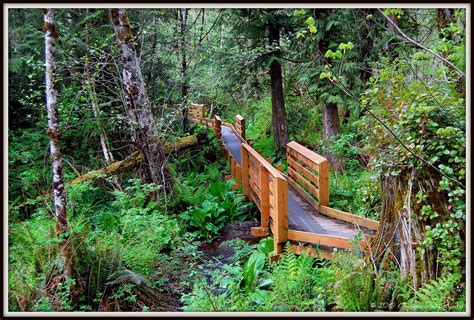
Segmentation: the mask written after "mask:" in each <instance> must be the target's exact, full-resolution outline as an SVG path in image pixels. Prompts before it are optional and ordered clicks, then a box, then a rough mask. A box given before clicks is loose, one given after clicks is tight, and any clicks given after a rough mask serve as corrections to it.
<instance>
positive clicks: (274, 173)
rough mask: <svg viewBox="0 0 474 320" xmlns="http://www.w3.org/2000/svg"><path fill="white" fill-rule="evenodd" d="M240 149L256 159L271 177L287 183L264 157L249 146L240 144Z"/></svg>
mask: <svg viewBox="0 0 474 320" xmlns="http://www.w3.org/2000/svg"><path fill="white" fill-rule="evenodd" d="M242 147H243V148H245V149H246V150H247V151H248V153H250V154H251V155H252V156H253V157H254V158H256V159H257V160H258V161H259V162H260V163H261V164H262V165H263V166H264V167H265V168H266V169H267V170H268V172H269V173H270V174H271V175H272V176H273V177H275V178H277V179H282V180H284V181H287V179H286V176H284V175H283V174H282V173H281V172H280V171H278V170H277V169H276V168H275V167H274V166H272V165H271V164H270V163H269V162H268V161H267V160H265V158H264V157H262V156H261V155H260V154H259V153H258V152H257V151H255V150H254V149H253V148H252V147H251V146H249V145H248V144H246V143H242Z"/></svg>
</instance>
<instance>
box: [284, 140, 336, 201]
mask: <svg viewBox="0 0 474 320" xmlns="http://www.w3.org/2000/svg"><path fill="white" fill-rule="evenodd" d="M286 154H287V158H286V159H287V162H288V183H289V184H290V186H291V187H293V189H295V190H296V191H297V192H298V193H299V194H300V195H301V196H302V197H303V198H305V199H306V201H308V202H309V203H310V204H311V205H312V206H313V207H314V208H315V209H319V206H321V205H324V206H327V205H329V162H328V160H327V159H326V158H323V157H321V156H320V155H318V154H316V153H314V152H313V151H311V150H309V149H307V148H305V147H303V146H302V145H300V144H298V143H296V142H294V141H292V142H290V143H288V145H287V146H286Z"/></svg>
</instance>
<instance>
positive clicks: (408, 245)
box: [371, 168, 450, 288]
mask: <svg viewBox="0 0 474 320" xmlns="http://www.w3.org/2000/svg"><path fill="white" fill-rule="evenodd" d="M439 180H440V177H439V176H438V175H437V174H433V173H432V172H430V171H429V170H428V169H424V170H422V171H421V170H420V169H415V168H412V169H406V170H402V172H401V173H399V174H398V175H396V176H393V175H388V176H386V175H383V176H382V213H381V216H380V224H379V229H378V230H377V234H376V236H375V238H374V240H373V242H372V257H371V259H372V262H373V263H374V265H375V266H376V269H379V270H388V268H389V264H390V262H392V261H394V262H395V263H396V264H397V265H398V267H399V268H400V274H401V276H402V277H404V278H408V279H409V282H410V285H411V286H412V287H413V288H418V287H419V286H420V284H421V283H423V282H426V281H428V280H429V279H436V277H437V275H439V274H440V270H439V268H440V267H439V266H438V264H437V259H438V252H437V251H436V249H434V248H431V249H430V248H429V247H427V248H423V247H421V242H422V238H423V234H424V233H425V232H426V226H434V225H436V224H437V223H439V222H443V221H446V220H447V219H450V216H449V209H448V207H447V202H448V201H447V199H446V197H445V195H443V193H442V192H440V191H439V190H438V187H437V186H438V185H439ZM420 191H421V192H422V193H423V194H424V195H425V196H426V199H425V202H424V203H420V202H419V201H417V193H418V192H420ZM424 204H428V205H430V206H431V207H432V208H433V210H434V211H435V212H437V213H438V214H439V216H437V217H435V218H432V219H431V220H430V219H429V218H426V217H423V216H421V214H420V211H421V208H422V206H423V205H424ZM417 247H419V248H420V249H421V248H423V250H422V251H418V250H416V248H417Z"/></svg>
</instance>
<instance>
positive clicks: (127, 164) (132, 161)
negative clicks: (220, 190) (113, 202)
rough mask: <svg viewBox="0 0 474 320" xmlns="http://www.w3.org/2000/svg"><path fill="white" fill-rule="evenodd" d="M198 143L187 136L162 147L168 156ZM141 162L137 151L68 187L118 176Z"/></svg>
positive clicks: (139, 152) (78, 178) (91, 172)
mask: <svg viewBox="0 0 474 320" xmlns="http://www.w3.org/2000/svg"><path fill="white" fill-rule="evenodd" d="M198 143H199V141H198V138H197V136H195V135H193V136H187V137H184V138H180V139H178V140H176V141H175V142H171V143H166V144H165V145H164V149H165V153H166V154H167V155H169V154H171V153H173V152H178V151H181V150H184V149H188V148H190V147H193V146H196V145H197V144H198ZM142 161H143V154H142V153H141V151H140V150H137V151H135V152H133V153H132V154H131V155H129V156H128V157H126V158H125V159H123V160H120V161H115V162H113V163H111V164H110V165H108V166H107V167H105V168H102V169H99V170H94V171H90V172H88V173H87V174H85V175H83V176H79V177H77V178H76V179H74V180H71V182H69V185H74V184H77V183H81V182H84V181H88V180H94V179H97V178H98V177H99V176H101V175H114V174H119V173H122V172H125V171H128V170H131V169H133V168H135V167H137V166H138V165H139V164H140V163H141V162H142Z"/></svg>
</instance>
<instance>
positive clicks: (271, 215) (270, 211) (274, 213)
mask: <svg viewBox="0 0 474 320" xmlns="http://www.w3.org/2000/svg"><path fill="white" fill-rule="evenodd" d="M268 208H269V210H268V212H269V213H270V220H275V219H276V212H275V209H273V205H272V204H271V203H270V204H269V206H268Z"/></svg>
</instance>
